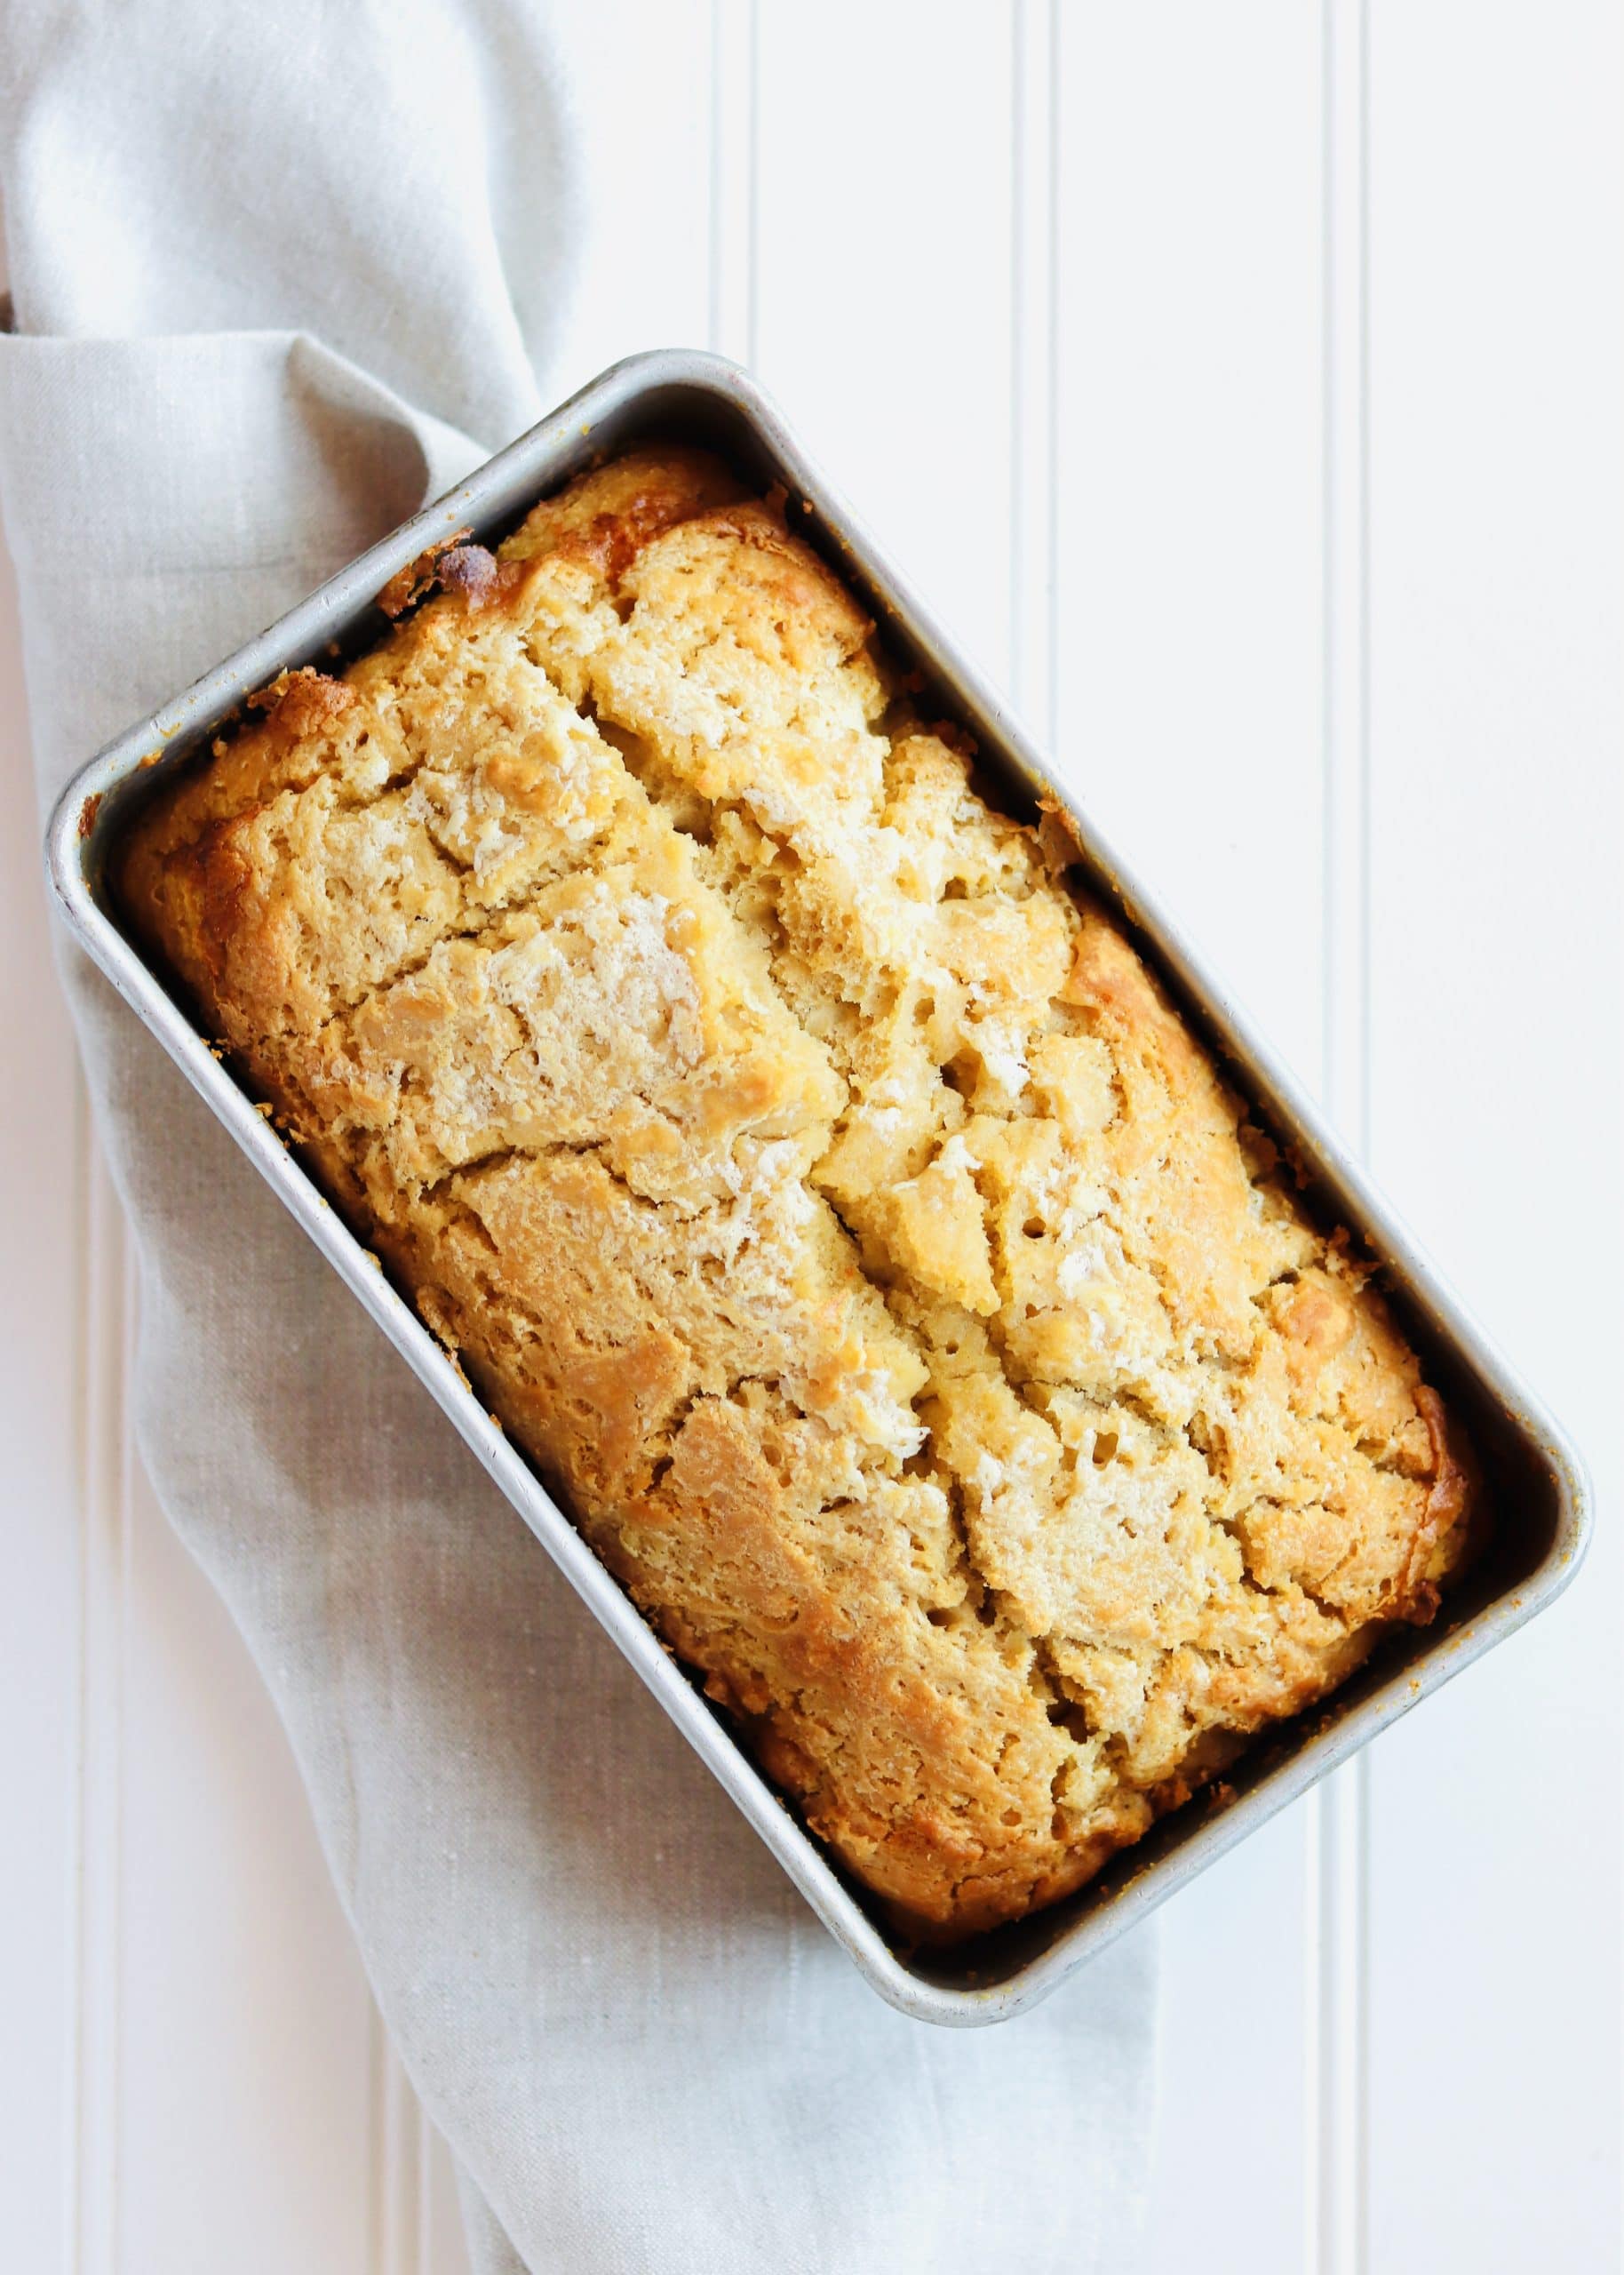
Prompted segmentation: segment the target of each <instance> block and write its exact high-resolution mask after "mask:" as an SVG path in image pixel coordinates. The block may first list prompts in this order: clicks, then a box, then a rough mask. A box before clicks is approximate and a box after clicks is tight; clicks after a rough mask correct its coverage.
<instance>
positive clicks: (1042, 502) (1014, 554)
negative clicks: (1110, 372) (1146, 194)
mask: <svg viewBox="0 0 1624 2275" xmlns="http://www.w3.org/2000/svg"><path fill="white" fill-rule="evenodd" d="M1059 23H1060V18H1059V0H1015V8H1014V11H1013V14H1012V19H1011V32H1012V38H1013V43H1014V55H1013V66H1014V68H1013V71H1012V74H1011V105H1010V130H1011V146H1012V147H1011V164H1012V168H1013V180H1012V184H1011V192H1012V194H1011V198H1010V217H1011V243H1010V268H1011V283H1012V290H1011V293H1010V314H1011V338H1010V390H1011V397H1012V403H1013V411H1014V415H1013V418H1012V419H1011V424H1010V531H1009V571H1010V573H1009V672H1010V682H1011V685H1012V687H1013V689H1014V692H1015V701H1016V703H1017V704H1018V705H1019V706H1020V708H1021V710H1022V712H1023V714H1024V715H1025V717H1026V719H1027V720H1028V722H1030V723H1031V727H1032V728H1033V730H1035V732H1036V734H1037V736H1038V738H1039V741H1040V742H1041V743H1044V744H1046V745H1048V746H1052V745H1053V743H1054V739H1055V725H1056V720H1057V715H1058V707H1059V706H1058V699H1057V698H1058V670H1059V666H1058V651H1059V642H1058V638H1057V622H1056V615H1057V608H1058V587H1059V553H1060V547H1059V523H1058V515H1059V491H1058V484H1057V483H1056V479H1055V476H1056V472H1057V468H1058V459H1059V452H1058V449H1057V447H1056V443H1057V420H1058V407H1057V406H1058V400H1059V388H1058V385H1057V378H1058V374H1057V368H1056V367H1057V362H1058V355H1059V325H1058V323H1057V320H1056V311H1057V307H1058V275H1059V271H1058V243H1057V239H1058V230H1057V226H1056V224H1057V216H1058V183H1057V180H1056V156H1057V152H1058V148H1059V136H1058V132H1057V120H1058V107H1059V81H1060V74H1059V69H1058V57H1057V48H1058V41H1059Z"/></svg>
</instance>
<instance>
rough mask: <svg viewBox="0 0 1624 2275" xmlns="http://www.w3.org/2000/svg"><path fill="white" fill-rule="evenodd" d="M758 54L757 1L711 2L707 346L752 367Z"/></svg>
mask: <svg viewBox="0 0 1624 2275" xmlns="http://www.w3.org/2000/svg"><path fill="white" fill-rule="evenodd" d="M759 53H760V39H759V36H758V27H757V19H756V0H712V4H711V284H710V335H711V336H710V346H711V347H712V348H713V349H715V351H716V352H717V354H718V355H731V356H732V357H733V358H734V360H735V361H736V362H737V363H744V364H747V365H748V366H749V367H750V368H751V369H752V370H753V369H754V367H755V364H756V361H757V341H756V299H757V295H756V290H755V278H756V208H757V203H758V200H757V195H756V191H757V175H758V172H759V168H758V164H757V148H758V135H757V114H758V110H759V102H758V92H759V81H760V66H759Z"/></svg>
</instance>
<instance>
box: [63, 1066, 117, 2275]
mask: <svg viewBox="0 0 1624 2275" xmlns="http://www.w3.org/2000/svg"><path fill="white" fill-rule="evenodd" d="M77 1119H78V1123H79V1130H80V1145H79V1152H80V1170H79V1189H80V1192H81V1193H82V1194H83V1196H84V1201H83V1207H82V1209H81V1211H80V1219H81V1222H82V1224H83V1226H84V1232H83V1234H82V1238H81V1251H80V1257H79V1273H80V1280H79V1285H80V1291H81V1292H80V1303H81V1313H80V1320H79V1332H78V1344H79V1354H80V1365H81V1381H82V1383H83V1390H82V1393H81V1397H82V1405H81V1409H80V1437H79V1445H80V1459H81V1470H80V1496H81V1499H80V1506H81V1513H82V1515H81V1526H82V1530H81V1549H80V1569H79V1635H78V1650H79V1696H78V1733H77V1737H78V1795H77V1808H76V1825H75V1835H74V1838H75V1855H74V1859H73V1869H72V1880H71V1886H72V1902H73V1904H74V1908H75V1918H74V1933H73V1951H74V1975H75V1980H74V1990H73V2029H74V2047H73V2083H72V2110H71V2113H70V2123H71V2128H72V2130H71V2137H70V2143H69V2165H68V2170H69V2196H70V2201H69V2204H68V2234H69V2247H68V2264H69V2265H70V2266H71V2267H72V2268H73V2270H74V2271H75V2275H115V2271H116V2270H117V2267H118V2262H119V2239H120V2218H119V2129H120V2085H121V2071H122V2049H121V2032H120V2024H121V2018H122V2009H123V2000H122V1997H121V1985H120V1952H121V1948H122V1940H123V1936H122V1921H121V1918H120V1893H121V1888H122V1884H123V1678H124V1662H125V1632H124V1629H125V1615H126V1606H127V1600H128V1593H129V1590H128V1578H129V1541H130V1490H129V1487H130V1476H129V1463H128V1457H127V1453H126V1441H127V1438H128V1430H127V1426H126V1417H125V1404H126V1401H125V1395H124V1385H125V1381H126V1378H127V1360H128V1352H129V1345H130V1338H131V1332H132V1326H133V1321H132V1291H131V1278H132V1275H131V1273H130V1270H129V1257H128V1254H127V1242H126V1238H125V1233H124V1229H123V1221H122V1212H121V1211H120V1209H119V1205H118V1201H117V1197H116V1195H115V1193H114V1191H113V1187H112V1185H111V1183H110V1181H109V1179H108V1177H107V1169H106V1165H105V1163H104V1162H103V1161H102V1159H101V1156H100V1151H99V1149H98V1148H97V1146H96V1145H95V1143H94V1140H93V1138H92V1137H91V1135H90V1133H89V1127H88V1124H89V1116H88V1111H87V1108H86V1106H85V1103H84V1098H83V1096H82V1095H81V1097H80V1098H79V1113H78V1116H77Z"/></svg>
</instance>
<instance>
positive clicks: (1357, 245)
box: [1305, 0, 1371, 2275]
mask: <svg viewBox="0 0 1624 2275" xmlns="http://www.w3.org/2000/svg"><path fill="white" fill-rule="evenodd" d="M1322 37H1323V60H1322V70H1323V103H1324V111H1323V116H1324V132H1323V158H1322V165H1323V191H1322V195H1323V200H1324V227H1325V258H1324V293H1325V301H1324V339H1325V352H1324V389H1325V402H1324V466H1323V480H1324V492H1325V513H1324V522H1325V582H1324V611H1325V616H1324V629H1323V641H1324V654H1323V670H1324V675H1325V678H1324V714H1325V724H1324V759H1323V763H1324V784H1323V789H1324V836H1323V858H1324V877H1323V890H1324V909H1325V914H1324V927H1325V930H1324V952H1325V953H1324V970H1325V1005H1324V1043H1323V1060H1322V1076H1321V1081H1322V1090H1323V1093H1324V1098H1325V1106H1326V1107H1327V1109H1328V1111H1329V1113H1330V1114H1331V1115H1332V1117H1333V1120H1334V1121H1335V1122H1337V1123H1338V1124H1339V1125H1340V1127H1341V1130H1343V1132H1344V1133H1345V1135H1346V1136H1347V1138H1348V1139H1349V1142H1350V1144H1351V1145H1354V1146H1355V1148H1356V1149H1357V1151H1358V1152H1359V1153H1365V1152H1366V1151H1367V1150H1368V1140H1369V1118H1370V971H1369V966H1370V910H1369V901H1370V876H1371V863H1370V763H1369V679H1370V674H1369V620H1370V608H1369V550H1370V549H1369V543H1368V520H1369V509H1368V459H1369V453H1368V447H1367V438H1368V424H1367V400H1368V387H1367V366H1368V355H1367V311H1368V307H1369V291H1368V275H1367V263H1368V257H1369V256H1368V245H1369V230H1368V226H1367V164H1366V158H1367V151H1368V147H1369V135H1368V119H1367V100H1368V94H1367V91H1368V70H1367V53H1368V41H1367V0H1324V7H1323V11H1322ZM1369 1779H1370V1764H1369V1760H1368V1757H1367V1756H1366V1755H1364V1754H1361V1755H1360V1756H1359V1757H1358V1758H1357V1760H1354V1761H1353V1762H1351V1763H1350V1764H1349V1766H1348V1767H1347V1768H1345V1769H1343V1770H1341V1772H1339V1773H1338V1775H1337V1776H1335V1777H1333V1778H1332V1779H1330V1780H1328V1781H1327V1782H1326V1784H1325V1785H1323V1786H1321V1787H1320V1789H1319V1790H1318V1793H1317V1794H1316V1796H1315V1803H1314V1809H1313V1813H1312V1814H1313V1823H1312V1825H1311V1828H1310V1881H1311V1895H1312V1899H1313V1912H1314V1916H1315V1918H1316V1920H1317V1923H1318V1938H1317V1941H1318V1949H1317V1952H1316V1954H1315V1960H1314V1974H1313V1980H1312V1982H1311V1983H1310V2031H1309V2041H1310V2042H1309V2046H1308V2049H1307V2056H1308V2063H1307V2066H1308V2077H1307V2079H1306V2085H1307V2095H1306V2106H1307V2108H1308V2111H1309V2113H1310V2133H1309V2138H1308V2141H1307V2143H1305V2149H1306V2154H1307V2158H1308V2167H1309V2180H1310V2187H1309V2191H1308V2204H1309V2235H1308V2238H1307V2246H1308V2251H1307V2258H1308V2265H1309V2266H1310V2269H1312V2270H1316V2271H1318V2275H1365V2269H1366V2267H1367V2264H1368V2249H1367V2238H1368V2234H1369V2201H1368V2199H1369V2169H1368V2137H1369V2125H1368V2106H1367V2104H1368V2072H1369V2064H1368V2059H1367V2030H1368V2021H1367V2008H1368V1936H1369V1928H1368V1920H1369V1901H1368V1879H1369Z"/></svg>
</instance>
